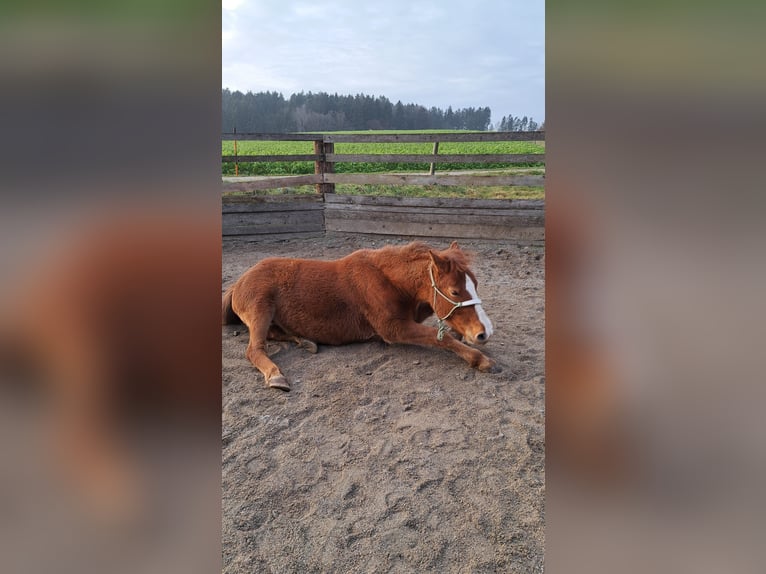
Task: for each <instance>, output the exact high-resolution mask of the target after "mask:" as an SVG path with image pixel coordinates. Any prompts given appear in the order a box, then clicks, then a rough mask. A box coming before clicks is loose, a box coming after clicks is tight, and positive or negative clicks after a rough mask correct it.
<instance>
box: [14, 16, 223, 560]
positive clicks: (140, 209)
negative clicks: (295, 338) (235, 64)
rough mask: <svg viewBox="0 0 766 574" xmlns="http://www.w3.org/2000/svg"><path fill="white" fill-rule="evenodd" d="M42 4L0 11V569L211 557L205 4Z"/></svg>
mask: <svg viewBox="0 0 766 574" xmlns="http://www.w3.org/2000/svg"><path fill="white" fill-rule="evenodd" d="M45 6H46V5H45V4H42V5H39V4H35V7H36V8H35V7H27V8H25V9H23V10H22V9H19V10H14V8H16V7H15V6H11V7H6V8H4V11H5V12H4V18H3V19H2V23H1V24H0V28H2V34H0V48H1V49H0V54H2V55H0V78H2V81H3V86H4V89H3V91H2V94H0V123H2V125H3V134H2V140H0V158H2V159H0V167H1V169H0V174H1V175H0V191H1V192H2V202H3V209H2V210H1V211H0V270H1V271H0V273H2V278H1V280H0V359H1V361H0V376H1V377H2V381H1V382H2V384H1V385H0V437H2V439H1V440H2V451H3V453H4V457H3V462H2V463H0V464H1V467H0V476H2V483H1V484H0V507H1V508H2V511H0V570H2V571H3V572H62V573H65V572H76V573H87V572H163V573H172V572H184V573H187V572H210V571H216V570H219V569H220V340H219V339H218V325H219V318H218V317H219V311H218V308H219V305H220V280H219V277H220V203H219V197H220V195H219V194H220V191H219V178H218V177H217V174H218V172H219V170H220V159H219V156H220V149H219V148H220V144H219V143H218V134H219V133H220V120H219V118H220V87H219V86H218V78H219V76H220V52H219V50H220V33H219V29H220V28H219V27H218V26H216V25H215V20H216V18H217V15H218V14H219V8H218V6H216V5H212V6H208V7H204V6H202V5H200V4H197V5H196V6H191V7H190V8H186V7H180V6H178V5H175V4H173V5H168V4H167V3H164V2H158V3H151V4H147V5H144V6H134V5H131V6H125V5H118V4H109V3H106V4H100V5H99V6H98V7H95V6H94V7H92V8H91V9H90V10H87V11H85V9H83V8H82V6H81V5H80V4H77V5H70V4H67V3H52V4H50V5H48V8H47V9H46V7H45ZM35 10H36V11H35ZM211 22H212V24H211ZM208 78H209V79H210V80H209V81H208ZM208 87H209V88H210V89H209V91H208V89H207V88H208ZM179 141H182V142H183V143H184V145H183V146H180V145H178V144H179Z"/></svg>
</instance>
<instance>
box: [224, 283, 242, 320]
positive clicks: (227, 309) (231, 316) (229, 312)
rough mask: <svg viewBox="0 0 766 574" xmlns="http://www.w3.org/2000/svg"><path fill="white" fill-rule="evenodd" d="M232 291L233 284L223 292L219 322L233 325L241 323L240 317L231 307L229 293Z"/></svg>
mask: <svg viewBox="0 0 766 574" xmlns="http://www.w3.org/2000/svg"><path fill="white" fill-rule="evenodd" d="M233 291H234V286H233V285H232V286H231V287H229V288H228V289H227V290H226V292H225V293H224V294H223V301H222V304H221V324H222V325H234V324H236V323H241V322H242V319H240V318H239V316H238V315H237V314H236V313H235V312H234V309H232V308H231V294H232V292H233Z"/></svg>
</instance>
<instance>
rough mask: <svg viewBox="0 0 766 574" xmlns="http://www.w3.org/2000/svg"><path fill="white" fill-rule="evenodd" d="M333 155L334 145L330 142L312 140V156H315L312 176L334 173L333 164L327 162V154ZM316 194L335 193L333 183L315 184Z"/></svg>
mask: <svg viewBox="0 0 766 574" xmlns="http://www.w3.org/2000/svg"><path fill="white" fill-rule="evenodd" d="M328 153H335V144H334V143H332V142H324V140H314V155H316V156H317V158H316V160H315V161H314V174H315V175H322V176H324V174H326V173H335V164H334V163H333V162H329V161H327V159H326V158H327V154H328ZM316 192H317V194H320V195H324V194H325V193H335V184H334V183H317V184H316Z"/></svg>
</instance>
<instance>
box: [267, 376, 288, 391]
mask: <svg viewBox="0 0 766 574" xmlns="http://www.w3.org/2000/svg"><path fill="white" fill-rule="evenodd" d="M266 384H267V385H268V386H269V387H271V388H272V389H279V390H280V391H285V392H290V383H288V382H287V379H286V378H285V376H284V375H274V376H273V377H271V378H270V379H267V380H266Z"/></svg>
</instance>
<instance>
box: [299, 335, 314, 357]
mask: <svg viewBox="0 0 766 574" xmlns="http://www.w3.org/2000/svg"><path fill="white" fill-rule="evenodd" d="M296 342H297V343H298V346H299V347H300V348H301V349H306V350H307V351H308V352H309V353H311V354H312V355H316V354H317V351H318V350H319V347H317V344H316V343H315V342H314V341H309V340H308V339H300V338H298V339H296Z"/></svg>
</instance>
